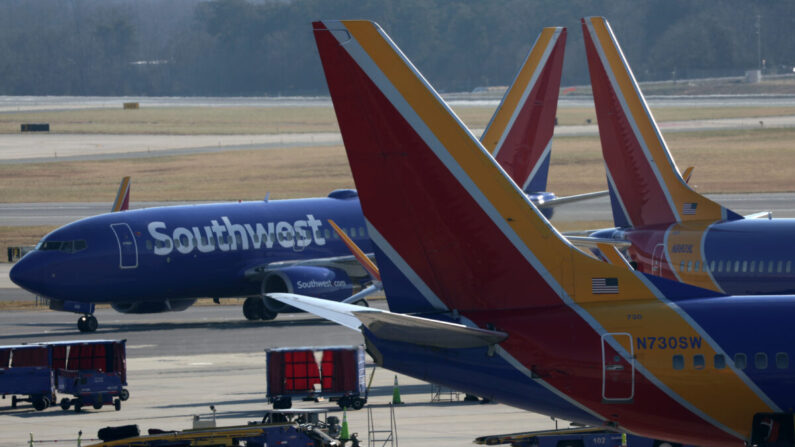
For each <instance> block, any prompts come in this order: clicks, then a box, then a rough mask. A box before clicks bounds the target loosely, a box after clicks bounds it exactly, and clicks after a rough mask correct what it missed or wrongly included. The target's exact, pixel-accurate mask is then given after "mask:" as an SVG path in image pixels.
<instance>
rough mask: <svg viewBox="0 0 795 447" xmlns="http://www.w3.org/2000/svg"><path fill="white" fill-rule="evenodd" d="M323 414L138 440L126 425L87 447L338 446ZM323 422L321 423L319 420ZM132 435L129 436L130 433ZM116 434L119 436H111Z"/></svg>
mask: <svg viewBox="0 0 795 447" xmlns="http://www.w3.org/2000/svg"><path fill="white" fill-rule="evenodd" d="M325 414H326V412H325V411H324V410H299V411H277V410H274V411H268V412H266V414H265V417H264V418H263V420H262V421H261V422H249V424H248V425H237V426H231V427H208V428H200V429H190V430H183V431H168V432H165V431H162V430H157V429H150V430H149V434H148V435H144V436H141V435H140V433H139V431H138V427H137V426H135V425H127V426H122V427H108V428H104V429H102V430H100V433H99V434H98V436H97V437H99V438H100V439H103V442H101V443H99V444H93V445H91V446H88V447H133V446H135V447H161V446H180V447H189V446H208V445H212V446H218V447H224V446H239V445H245V446H247V447H265V446H273V445H279V446H286V447H298V446H302V447H305V446H307V445H311V446H318V447H332V446H340V445H341V443H340V441H338V440H337V439H335V437H336V436H338V435H339V420H338V418H336V417H334V416H332V417H330V418H326V417H324V416H325ZM322 419H324V420H322ZM131 432H133V433H134V434H133V435H132V436H130V433H131ZM116 434H118V435H119V436H118V437H117V436H115V435H116Z"/></svg>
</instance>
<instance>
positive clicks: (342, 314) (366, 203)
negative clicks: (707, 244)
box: [269, 17, 795, 447]
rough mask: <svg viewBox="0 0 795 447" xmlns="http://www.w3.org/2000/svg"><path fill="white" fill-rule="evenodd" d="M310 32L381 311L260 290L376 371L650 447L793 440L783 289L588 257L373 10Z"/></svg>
mask: <svg viewBox="0 0 795 447" xmlns="http://www.w3.org/2000/svg"><path fill="white" fill-rule="evenodd" d="M589 26H593V27H599V28H600V29H601V30H603V31H604V30H607V29H608V28H607V26H606V21H605V19H603V18H599V17H592V18H587V19H583V27H584V28H585V27H589ZM313 29H314V35H315V41H316V44H317V47H318V50H319V53H320V57H321V62H322V66H323V70H324V73H325V77H326V81H327V83H328V86H329V91H330V93H331V97H332V101H333V103H334V109H335V112H336V115H337V120H338V123H339V127H340V131H341V133H342V136H343V141H344V143H345V148H346V151H347V155H348V161H349V163H350V166H351V171H352V173H353V177H354V181H355V184H356V186H357V188H358V190H359V191H360V197H359V198H360V202H361V206H362V211H363V213H364V220H365V223H366V225H367V229H368V233H369V235H370V239H371V241H372V243H373V247H372V248H373V251H374V253H375V256H376V262H377V264H378V269H379V271H380V275H381V280H382V281H383V285H384V290H385V293H386V297H387V300H388V304H389V309H390V310H389V311H385V310H380V309H374V308H363V307H355V306H351V305H346V304H344V303H335V302H330V301H324V300H318V299H315V298H311V297H309V296H302V295H298V294H289V293H277V294H271V295H269V296H270V297H271V298H273V299H277V300H279V301H281V302H283V303H285V304H289V305H291V306H295V307H297V308H300V309H303V310H306V311H309V312H312V313H315V314H317V315H320V316H322V317H324V318H328V319H330V320H332V321H336V322H337V323H339V324H342V325H345V326H347V327H350V328H352V329H355V330H358V331H360V332H361V333H362V335H363V337H364V339H365V343H366V346H367V349H368V352H369V353H370V355H371V356H372V357H373V358H374V360H375V361H376V362H377V364H379V365H382V366H383V367H385V368H388V369H390V370H394V371H397V372H400V373H403V374H407V375H409V376H413V377H416V378H419V379H422V380H426V381H430V382H433V383H437V384H441V385H445V386H449V387H451V388H454V389H457V390H460V391H463V392H467V393H471V394H475V395H478V396H483V397H486V398H489V399H492V400H496V401H498V402H501V403H505V404H508V405H512V406H515V407H518V408H523V409H526V410H530V411H534V412H539V413H542V414H546V415H550V416H554V417H558V418H561V419H567V420H571V421H576V422H580V423H584V424H589V425H597V426H604V427H609V428H612V429H614V430H618V431H624V432H629V433H633V434H637V435H640V436H645V437H649V438H652V439H656V440H658V441H656V442H655V444H654V445H655V446H662V445H669V444H670V443H683V444H685V443H686V444H692V445H699V446H705V447H709V446H738V447H740V446H744V445H746V443H748V444H749V445H750V444H754V445H773V444H776V445H793V441H794V438H795V436H793V410H792V409H793V408H795V374H793V369H792V368H793V367H795V365H793V364H791V363H790V357H791V356H792V355H794V354H795V352H794V351H793V350H794V349H795V347H794V346H793V343H792V340H793V335H792V331H791V330H790V329H788V328H789V327H790V325H789V322H791V321H793V318H795V296H792V295H789V296H765V297H762V296H726V295H722V294H719V293H717V292H714V291H710V290H707V289H702V288H698V287H694V286H690V285H687V284H682V283H679V282H675V281H671V280H667V279H665V278H661V277H657V276H654V275H649V274H646V273H643V272H639V271H635V270H632V269H628V268H625V267H621V266H614V265H611V264H608V263H605V262H602V261H600V260H598V259H595V258H593V257H592V256H590V255H588V254H586V253H584V252H583V251H581V250H580V249H578V248H577V247H575V246H574V245H572V244H571V243H570V242H569V241H568V240H567V239H566V238H565V237H564V236H563V235H562V234H560V233H559V232H558V231H557V230H555V228H554V227H553V226H552V225H551V224H550V223H549V222H548V221H547V220H546V219H545V218H544V217H543V215H542V214H541V213H540V211H539V210H538V208H537V207H535V206H534V205H533V203H532V201H530V200H528V198H527V196H526V195H525V194H523V192H522V190H521V189H520V187H519V186H517V185H516V183H514V182H513V181H512V179H511V178H510V177H509V176H508V175H507V174H506V173H505V172H504V170H502V169H501V168H500V167H499V166H498V165H497V163H496V162H495V160H494V159H493V158H492V157H491V156H490V155H489V152H488V151H487V150H486V149H485V148H484V147H483V146H482V145H481V144H480V142H479V141H478V139H477V138H476V137H475V136H474V135H472V133H471V132H470V131H469V130H468V129H467V128H466V126H465V125H464V124H463V123H462V122H461V121H460V120H458V119H457V117H456V116H455V114H453V113H452V111H451V110H450V108H449V107H448V106H447V104H446V103H445V102H444V100H442V98H441V97H440V96H439V95H438V94H437V93H436V92H435V91H434V90H433V88H432V87H431V86H430V85H429V84H428V82H427V81H426V79H425V78H424V77H423V76H422V75H421V74H420V73H419V72H418V71H417V69H416V68H415V67H414V66H413V65H412V64H411V62H410V61H409V60H408V59H407V58H406V56H405V55H404V54H403V53H402V52H401V51H400V50H399V48H398V47H397V46H396V45H395V44H394V43H393V42H392V40H391V39H390V38H389V36H388V35H387V34H386V32H384V31H383V30H382V29H381V28H380V27H379V26H378V25H377V24H376V23H374V22H370V21H361V20H352V21H320V22H315V23H313ZM586 32H587V30H586ZM664 443H665V444H664Z"/></svg>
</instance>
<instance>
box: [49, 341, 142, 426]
mask: <svg viewBox="0 0 795 447" xmlns="http://www.w3.org/2000/svg"><path fill="white" fill-rule="evenodd" d="M51 345H52V354H53V368H54V371H55V377H56V382H57V387H58V392H59V393H61V394H69V395H72V396H73V397H72V398H68V397H64V398H62V399H61V402H60V404H61V408H62V409H64V410H68V409H69V408H70V407H74V411H75V412H80V411H81V410H82V409H83V407H87V406H89V405H90V406H92V407H94V409H97V410H99V409H100V408H102V407H103V406H104V405H113V406H114V408H115V409H116V411H118V410H120V409H121V402H122V401H125V400H127V398H128V397H129V396H130V393H129V391H127V389H126V388H124V387H125V386H126V385H127V367H126V364H127V362H126V340H121V341H118V340H91V341H69V342H57V343H52V344H51Z"/></svg>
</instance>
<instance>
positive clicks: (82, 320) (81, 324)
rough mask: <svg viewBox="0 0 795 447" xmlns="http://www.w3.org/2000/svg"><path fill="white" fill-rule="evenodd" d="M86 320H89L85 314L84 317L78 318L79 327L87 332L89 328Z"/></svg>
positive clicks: (81, 330)
mask: <svg viewBox="0 0 795 447" xmlns="http://www.w3.org/2000/svg"><path fill="white" fill-rule="evenodd" d="M86 320H87V318H86V317H85V316H82V317H80V318H78V319H77V329H78V330H80V332H86V331H87V329H86Z"/></svg>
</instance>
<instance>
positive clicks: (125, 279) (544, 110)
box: [10, 28, 606, 332]
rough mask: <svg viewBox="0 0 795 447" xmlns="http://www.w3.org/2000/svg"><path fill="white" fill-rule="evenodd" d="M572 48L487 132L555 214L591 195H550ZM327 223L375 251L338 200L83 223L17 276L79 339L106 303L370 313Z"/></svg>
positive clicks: (146, 213) (353, 266)
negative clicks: (297, 298) (296, 303)
mask: <svg viewBox="0 0 795 447" xmlns="http://www.w3.org/2000/svg"><path fill="white" fill-rule="evenodd" d="M565 37H566V34H565V31H564V30H563V29H562V28H550V29H545V30H544V31H543V32H542V33H541V34H540V36H539V37H538V39H537V40H536V43H535V44H534V45H533V47H532V48H531V50H530V52H529V53H528V56H527V58H526V59H525V61H524V63H523V65H522V67H521V69H520V71H519V73H518V74H517V76H516V79H515V80H514V82H513V84H512V86H511V88H510V89H509V90H508V91H507V92H506V94H505V96H504V97H503V100H502V102H501V104H500V106H499V107H498V108H497V111H496V112H495V115H494V117H493V118H492V120H491V122H490V123H489V126H488V127H487V129H486V130H485V132H484V144H486V145H487V146H488V147H490V148H492V149H493V151H494V152H495V153H496V156H497V157H498V159H500V160H501V162H502V163H504V165H505V166H506V170H508V171H509V172H511V173H512V175H514V178H515V179H516V181H517V182H519V183H521V184H523V185H525V188H526V189H527V191H528V195H529V197H530V199H531V200H533V201H535V202H536V203H538V204H539V206H541V207H544V209H545V210H546V211H545V212H547V213H551V210H552V207H553V206H556V205H559V204H562V203H568V202H571V201H575V200H581V199H587V198H590V197H593V196H594V194H592V193H590V194H583V195H580V196H571V197H556V196H555V195H554V194H552V193H546V192H543V190H544V189H545V188H546V178H547V171H548V168H549V148H550V141H551V138H552V132H553V127H554V117H555V113H556V110H557V98H558V91H559V88H560V73H561V70H562V63H563V52H564V45H565ZM605 193H606V192H605ZM125 203H126V204H127V205H129V179H128V180H126V182H122V186H120V189H119V194H118V195H117V200H116V203H115V204H114V207H113V210H114V211H119V210H121V209H126V207H125V206H124V205H123V204H125ZM548 215H550V214H548ZM327 219H333V220H335V221H336V222H337V223H339V224H340V225H341V226H342V227H343V228H345V229H346V232H347V233H348V235H349V236H350V237H351V238H352V239H353V240H354V241H355V242H356V243H357V244H359V245H361V246H362V247H363V249H364V250H365V251H366V252H369V250H370V243H369V241H368V240H367V233H366V231H365V225H364V221H363V220H362V217H361V210H360V207H359V199H358V195H357V192H356V191H353V190H337V191H334V192H332V193H331V194H329V196H328V197H325V198H314V199H300V200H279V201H277V200H274V201H270V200H267V199H266V200H263V201H252V202H243V203H225V204H224V203H220V204H202V205H187V206H168V207H154V208H148V209H138V210H129V211H124V212H112V213H108V214H103V215H99V216H93V217H89V218H85V219H82V220H79V221H76V222H73V223H70V224H68V225H65V226H63V227H61V228H58V229H56V230H55V231H53V232H51V233H50V234H48V235H46V236H44V238H42V240H41V241H40V242H39V244H38V245H37V246H36V250H34V251H33V252H31V253H29V254H28V255H27V256H25V257H24V258H22V259H21V260H20V261H18V262H17V264H16V265H15V266H14V267H13V268H12V269H11V271H10V277H11V280H12V281H13V282H14V283H16V284H17V285H19V286H20V287H22V288H24V289H26V290H28V291H30V292H32V293H34V294H36V295H38V296H41V297H46V298H48V299H49V302H50V308H51V309H54V310H59V311H67V312H74V313H78V314H81V315H82V316H81V317H80V318H79V319H78V322H77V327H78V329H79V330H80V331H82V332H93V331H95V330H96V329H97V327H98V325H99V323H98V321H97V319H96V317H95V316H94V309H95V303H110V304H111V307H112V308H113V309H114V310H116V311H118V312H121V313H158V312H168V311H181V310H185V309H187V308H188V307H190V306H191V305H193V303H194V302H195V301H196V299H197V298H199V297H211V298H214V299H215V300H216V301H218V299H220V298H225V297H247V298H246V299H245V301H244V303H243V315H244V316H245V318H246V319H248V320H260V319H261V320H271V319H273V318H275V317H276V316H277V315H278V313H280V312H284V311H288V310H289V308H288V307H287V306H284V305H282V304H281V303H279V302H277V301H274V300H271V299H269V298H267V296H266V295H267V294H268V293H271V292H300V293H305V294H310V295H314V296H319V297H323V298H326V299H332V300H346V302H363V303H366V301H361V300H362V299H364V297H365V296H366V295H367V294H368V293H370V292H372V291H373V290H374V288H373V287H368V288H365V289H364V290H362V291H361V292H360V293H357V294H355V295H352V291H353V287H354V284H355V283H358V284H361V285H364V284H365V283H366V282H369V281H370V280H371V279H370V276H369V275H368V274H367V272H366V271H365V270H364V269H363V268H361V266H360V265H359V264H358V263H357V262H356V261H355V259H354V257H353V256H350V255H348V254H347V248H346V246H345V244H344V243H343V241H341V240H340V239H339V237H338V236H337V235H336V233H334V232H332V231H330V228H329V227H328V226H327V225H326V224H325V222H326V220H327Z"/></svg>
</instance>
